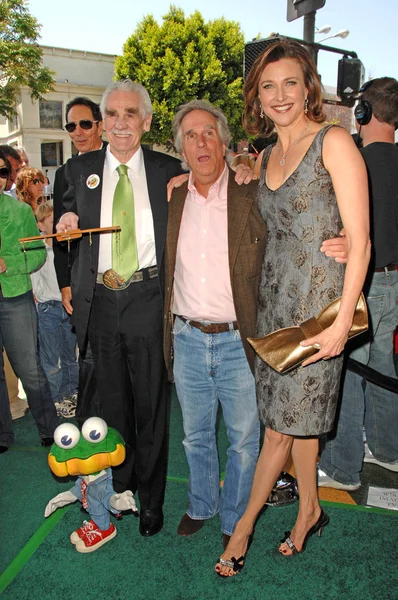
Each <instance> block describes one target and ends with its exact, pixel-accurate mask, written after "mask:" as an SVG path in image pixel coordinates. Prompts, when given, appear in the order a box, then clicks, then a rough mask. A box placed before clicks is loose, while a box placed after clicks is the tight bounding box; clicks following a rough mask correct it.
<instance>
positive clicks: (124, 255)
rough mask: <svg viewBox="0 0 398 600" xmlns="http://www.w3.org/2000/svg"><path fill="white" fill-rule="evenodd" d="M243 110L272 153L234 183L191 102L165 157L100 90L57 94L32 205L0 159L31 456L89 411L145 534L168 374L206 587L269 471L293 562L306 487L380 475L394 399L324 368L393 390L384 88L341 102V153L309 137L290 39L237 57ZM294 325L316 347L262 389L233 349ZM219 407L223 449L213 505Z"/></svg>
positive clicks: (230, 563) (4, 419)
mask: <svg viewBox="0 0 398 600" xmlns="http://www.w3.org/2000/svg"><path fill="white" fill-rule="evenodd" d="M244 100H245V109H244V115H243V123H244V126H245V128H246V131H247V133H248V134H249V135H257V136H265V137H266V136H269V135H270V134H272V133H275V132H276V134H277V141H276V143H275V144H272V145H269V146H267V147H266V148H265V150H264V151H263V152H262V153H261V155H260V156H259V157H258V159H257V161H256V164H255V166H254V169H253V165H252V164H247V165H243V166H241V167H238V168H237V170H236V171H235V170H233V169H231V167H230V166H229V158H228V146H229V144H230V141H231V135H230V131H229V127H228V122H227V119H226V117H225V115H224V114H223V112H222V111H221V110H220V109H219V108H218V107H216V106H213V105H212V104H210V103H209V102H208V101H206V100H200V99H199V100H192V101H190V102H188V103H186V104H184V105H182V106H181V107H180V108H179V109H178V110H177V112H176V115H175V117H174V120H173V136H174V146H175V149H176V151H177V153H178V154H180V155H181V156H182V158H183V162H181V161H180V160H178V159H177V158H175V157H173V156H170V155H167V154H164V153H159V152H155V151H153V150H148V149H146V148H145V147H143V146H142V145H141V138H142V136H143V134H144V133H145V132H146V131H149V129H150V127H151V121H152V105H151V100H150V98H149V95H148V93H147V91H146V90H145V88H144V87H143V86H142V85H140V84H138V83H134V82H132V81H130V80H124V81H119V82H116V83H112V84H110V85H109V86H108V88H107V89H106V90H105V93H104V95H103V98H102V101H101V105H100V106H98V105H96V104H95V103H94V102H92V101H91V100H90V99H88V98H84V97H79V98H75V99H74V100H72V101H71V102H70V103H69V104H68V105H67V107H66V111H65V117H66V126H65V128H66V130H67V131H68V133H69V135H70V138H71V139H72V141H73V143H74V144H75V146H76V149H77V150H78V155H77V156H75V157H73V158H71V159H70V160H68V161H67V163H66V164H65V165H63V166H62V167H60V168H59V169H58V170H57V173H56V177H55V182H54V194H53V196H54V207H53V206H52V204H51V203H49V202H44V201H43V185H44V184H45V176H44V174H43V173H42V172H41V171H40V170H39V169H35V168H32V167H30V166H29V165H28V164H27V163H28V157H27V156H26V153H25V156H24V153H23V152H22V151H21V154H19V153H18V152H17V150H15V149H14V148H11V147H9V146H0V187H1V188H2V191H3V190H4V193H2V195H1V196H0V230H1V238H2V245H1V251H0V286H1V292H0V307H1V309H0V336H1V340H2V345H3V347H4V349H5V351H6V352H7V355H8V358H9V361H10V364H11V366H12V368H13V370H14V371H15V375H16V376H17V377H18V378H20V379H21V381H22V384H23V387H24V389H25V391H26V394H27V399H28V403H29V407H30V409H31V411H32V415H33V417H34V419H35V421H36V424H37V426H38V429H39V435H40V438H41V442H42V444H43V445H50V444H51V443H52V442H53V433H54V429H55V427H56V426H57V424H58V417H66V418H69V417H71V416H74V415H75V412H76V415H75V416H76V419H77V421H78V423H80V424H82V423H83V422H84V421H85V419H87V418H88V417H90V416H93V415H96V416H101V417H102V418H104V419H105V421H106V422H107V424H108V426H111V427H114V428H115V429H117V430H118V431H119V432H120V433H121V434H122V436H123V438H124V440H125V442H126V460H125V461H124V463H123V464H122V465H120V466H118V467H115V468H114V469H113V482H114V483H113V485H114V489H115V491H116V492H117V493H122V492H124V491H125V490H132V491H133V492H134V493H135V492H137V493H138V499H139V503H140V519H139V531H140V534H141V535H143V536H145V537H148V536H152V535H155V534H157V533H158V532H159V531H160V530H161V529H162V527H163V503H164V497H165V488H166V473H167V424H168V401H167V379H169V380H170V381H174V382H175V386H176V391H177V396H178V400H179V403H180V406H181V411H182V416H183V427H184V440H183V445H184V450H185V453H186V458H187V462H188V466H189V486H188V506H187V510H186V512H185V513H184V515H183V516H182V518H181V520H180V522H179V524H178V527H177V534H178V535H180V536H191V535H194V534H195V533H196V532H197V531H199V530H200V529H201V528H202V527H203V526H204V523H205V521H206V520H207V519H210V518H213V517H215V516H216V515H219V516H220V524H221V532H222V546H223V549H224V551H223V553H222V555H221V557H220V560H219V562H218V563H217V565H216V567H215V570H216V572H217V573H218V575H220V576H223V577H228V576H233V575H236V574H237V573H238V572H239V571H240V570H241V569H242V568H243V566H244V564H245V560H246V553H247V550H248V548H249V546H250V543H251V541H252V540H253V535H254V528H255V524H256V521H257V518H258V514H259V512H260V511H261V509H262V507H263V506H264V504H265V502H266V501H267V499H268V497H269V495H270V493H271V491H272V489H273V487H274V486H275V482H276V481H277V479H278V477H279V476H280V473H281V471H283V468H284V466H285V464H286V462H287V460H288V459H289V456H291V458H292V460H293V463H294V467H295V473H296V477H297V482H298V490H299V496H300V503H299V510H298V516H297V520H296V523H295V524H294V526H293V528H292V529H291V531H289V532H288V533H287V534H286V535H285V538H284V539H283V541H282V542H281V544H280V545H279V552H280V553H281V554H282V555H284V556H290V555H294V554H297V553H300V552H303V551H304V550H305V548H306V544H307V542H308V540H309V538H310V537H311V536H312V535H313V534H315V533H318V534H321V533H322V530H323V529H324V527H325V526H327V525H328V523H329V517H328V515H327V514H326V513H325V512H324V511H323V509H322V508H321V506H320V504H319V500H318V493H317V486H328V487H334V488H337V489H346V490H355V489H358V487H359V486H360V479H359V477H360V472H361V469H362V464H363V460H364V457H365V460H370V461H372V462H374V463H376V464H379V465H380V466H382V467H384V468H387V469H390V470H392V471H398V443H397V437H396V434H395V430H394V423H395V422H396V421H397V419H396V417H397V416H398V415H397V413H398V404H397V402H396V394H394V392H390V391H388V390H385V389H384V388H382V387H380V386H376V385H374V384H373V383H367V382H366V380H364V379H363V378H362V377H360V376H359V375H356V374H354V373H351V372H350V371H349V370H347V368H346V367H345V364H344V357H346V358H348V357H350V356H351V357H353V358H355V360H357V361H359V362H360V363H362V364H363V365H366V366H370V367H372V368H373V369H375V370H377V371H378V372H379V373H381V374H382V375H386V376H389V377H392V378H396V372H395V369H394V362H393V332H394V330H395V328H396V326H397V325H398V308H397V302H398V275H397V272H398V202H397V199H398V198H397V196H398V181H397V177H398V176H397V169H396V168H395V167H396V166H397V165H398V148H397V147H396V146H395V143H394V133H395V129H396V127H397V126H398V82H397V81H396V80H395V79H392V78H389V77H383V78H379V79H375V80H372V81H371V82H368V83H367V84H366V85H365V86H364V87H363V88H362V89H361V90H360V95H359V103H358V106H357V107H356V109H355V119H356V123H357V130H358V135H359V137H360V139H361V140H362V143H363V148H362V149H361V150H359V149H358V148H357V146H356V145H355V143H354V141H353V139H352V136H350V134H349V133H348V132H346V131H345V130H344V129H342V128H340V127H338V126H334V125H333V126H332V125H329V124H327V123H326V119H325V114H324V112H323V104H322V89H321V83H320V79H319V76H318V74H317V71H316V67H315V64H314V62H313V60H312V58H311V56H310V55H309V53H308V52H307V50H306V49H304V48H303V47H302V46H301V45H300V44H298V43H296V42H293V41H276V42H275V43H274V44H272V45H270V46H269V47H268V48H267V49H266V50H265V51H264V52H263V53H262V54H261V55H260V56H259V57H258V58H257V60H256V61H255V63H254V65H253V67H252V69H251V71H250V73H249V74H248V77H247V79H246V82H245V86H244ZM103 132H105V133H106V138H107V142H103V141H102V134H103ZM15 194H16V197H17V199H16V198H15ZM12 195H14V198H12V197H11V196H12ZM369 199H370V202H369ZM26 204H28V205H29V206H25V205H26ZM111 225H112V226H113V225H117V226H120V228H121V231H120V232H119V233H97V234H92V235H83V236H82V237H81V238H79V239H78V240H76V241H73V242H72V243H69V244H66V243H62V242H57V241H56V240H54V243H52V242H53V241H52V238H46V240H45V242H44V243H43V242H42V241H40V240H39V241H36V242H35V243H34V244H33V247H31V246H29V249H28V250H26V251H24V249H22V248H21V246H20V244H19V242H18V238H21V237H28V236H32V235H38V233H39V229H40V231H42V232H43V233H44V234H45V235H48V234H51V232H53V231H54V232H57V233H63V232H67V231H69V230H75V229H77V228H81V229H96V228H102V227H103V228H106V227H109V226H111ZM32 284H33V292H32ZM362 290H363V291H364V293H365V296H366V298H367V304H368V311H369V331H368V332H367V333H366V334H362V336H359V337H358V338H357V339H356V341H355V343H354V342H351V341H348V334H349V330H350V328H351V326H352V321H353V316H354V311H355V307H356V304H357V301H358V297H359V295H360V293H361V291H362ZM340 296H341V303H340V308H339V311H338V313H337V316H336V318H335V320H334V322H333V323H332V324H331V325H330V326H329V327H327V328H326V329H324V330H322V329H321V328H319V326H318V328H316V327H314V320H315V319H313V317H314V316H316V315H317V314H318V313H319V312H320V311H321V310H322V309H323V308H324V307H325V306H326V305H327V304H328V303H329V302H331V301H332V300H334V299H336V298H338V297H340ZM300 324H301V326H302V328H303V329H305V331H306V338H307V339H306V340H305V341H304V342H302V346H304V347H312V348H314V349H315V350H316V352H315V353H314V354H313V355H312V356H310V357H309V358H307V360H305V361H304V363H303V364H302V366H300V367H297V368H295V369H293V370H291V371H289V372H287V373H285V374H283V375H282V374H280V373H278V372H277V371H275V370H274V369H272V368H271V367H270V366H269V365H268V364H267V363H265V362H264V361H263V360H262V359H261V358H260V357H259V356H256V354H255V352H254V350H253V348H252V347H251V346H250V344H249V343H248V340H247V338H248V337H250V338H252V337H262V336H265V335H266V334H268V333H270V332H272V331H274V330H277V329H280V328H286V327H290V326H292V325H300ZM27 338H29V339H28V340H27ZM27 346H29V351H27ZM76 346H78V352H77V351H76ZM1 371H3V369H1ZM7 386H8V389H9V392H10V390H11V381H9V380H7V384H6V381H5V377H4V375H0V451H2V452H5V451H6V450H7V449H8V447H9V446H10V445H11V444H12V441H13V432H12V417H11V411H10V402H9V397H8V396H9V395H10V397H11V393H9V395H8V394H7ZM219 406H221V409H222V413H223V418H224V421H225V424H226V429H227V436H228V442H229V447H228V450H227V463H226V469H225V478H224V484H223V486H222V489H221V491H220V485H219V478H220V473H219V461H218V450H217V441H216V419H217V411H218V408H219ZM57 415H58V417H57ZM261 424H263V426H264V428H265V433H264V440H263V443H262V446H261V451H260V445H261V444H260V430H261ZM364 435H365V436H366V444H365V441H364ZM320 440H321V441H322V443H321V450H322V452H321V459H320V463H319V465H318V463H317V461H318V454H319V452H320V448H319V446H320V444H319V442H320ZM365 451H366V455H365ZM94 527H96V525H95V523H94ZM97 529H98V535H99V539H101V531H100V528H99V527H97ZM81 534H82V536H83V538H82V539H84V543H85V544H86V543H87V544H92V541H90V539H89V538H88V537H87V539H86V538H85V537H84V530H82V532H81ZM91 538H92V536H91ZM102 543H103V541H102ZM102 543H101V545H102ZM93 549H95V544H94V547H93Z"/></svg>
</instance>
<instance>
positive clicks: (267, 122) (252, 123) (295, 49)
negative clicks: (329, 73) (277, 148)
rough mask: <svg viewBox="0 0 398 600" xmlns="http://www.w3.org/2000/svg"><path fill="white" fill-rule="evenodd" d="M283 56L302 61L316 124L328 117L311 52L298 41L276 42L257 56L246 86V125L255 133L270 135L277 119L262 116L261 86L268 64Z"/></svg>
mask: <svg viewBox="0 0 398 600" xmlns="http://www.w3.org/2000/svg"><path fill="white" fill-rule="evenodd" d="M282 58H292V59H294V60H297V62H298V63H299V64H300V67H301V70H302V72H303V76H304V85H305V87H306V88H307V90H308V113H307V117H308V118H309V119H310V120H311V121H315V123H323V121H325V119H326V116H325V113H324V112H323V105H322V84H321V80H320V79H319V75H318V73H317V70H316V66H315V63H314V60H313V58H312V56H311V54H310V53H309V52H308V50H307V49H306V48H304V46H302V45H301V44H299V43H298V42H294V41H291V40H281V41H276V42H273V43H271V44H270V45H269V46H268V48H267V49H266V50H265V51H264V52H263V53H262V54H260V56H258V57H257V58H256V60H255V61H254V63H253V66H252V68H251V69H250V71H249V74H248V76H247V78H246V81H245V85H244V87H243V95H244V98H245V109H244V113H243V126H244V128H245V130H246V131H247V133H249V134H251V135H263V136H269V135H270V134H271V133H272V131H273V129H274V122H273V121H272V120H271V119H270V118H269V117H267V116H266V115H264V118H261V117H260V111H261V104H260V100H259V97H258V86H259V83H260V78H261V75H262V73H263V71H264V69H265V67H267V66H268V65H269V64H270V63H274V62H278V61H279V60H281V59H282Z"/></svg>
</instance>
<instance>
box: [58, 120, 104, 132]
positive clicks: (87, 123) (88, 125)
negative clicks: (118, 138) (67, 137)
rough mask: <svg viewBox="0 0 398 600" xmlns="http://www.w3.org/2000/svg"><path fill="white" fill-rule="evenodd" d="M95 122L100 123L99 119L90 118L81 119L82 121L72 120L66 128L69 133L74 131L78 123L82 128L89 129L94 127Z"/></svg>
mask: <svg viewBox="0 0 398 600" xmlns="http://www.w3.org/2000/svg"><path fill="white" fill-rule="evenodd" d="M93 123H98V121H90V120H89V119H81V120H80V121H71V122H70V123H67V124H66V125H65V129H66V131H67V132H68V133H73V132H74V131H75V129H76V127H77V126H78V125H80V127H81V128H82V129H85V130H86V131H88V130H89V129H91V128H92V126H93Z"/></svg>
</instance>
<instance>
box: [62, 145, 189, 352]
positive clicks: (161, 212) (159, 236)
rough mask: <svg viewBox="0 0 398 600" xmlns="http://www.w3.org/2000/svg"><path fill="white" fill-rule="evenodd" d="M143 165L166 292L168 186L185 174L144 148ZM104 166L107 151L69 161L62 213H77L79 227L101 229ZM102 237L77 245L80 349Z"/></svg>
mask: <svg viewBox="0 0 398 600" xmlns="http://www.w3.org/2000/svg"><path fill="white" fill-rule="evenodd" d="M143 153H144V164H145V171H146V178H147V185H148V194H149V201H150V204H151V209H152V216H153V222H154V231H155V246H156V262H157V266H158V270H159V285H160V290H161V293H162V295H163V288H164V261H163V256H164V246H165V241H166V230H167V211H168V203H167V183H168V181H169V180H170V179H171V178H172V177H174V176H175V175H180V174H181V173H182V172H183V171H182V168H181V163H180V161H179V160H177V159H176V158H173V157H171V156H168V155H167V154H162V153H160V152H153V151H152V150H146V149H145V148H143ZM104 163H105V148H103V149H101V150H97V151H94V152H88V153H87V154H82V155H80V156H77V157H74V158H71V159H69V160H68V161H67V163H66V165H65V170H64V177H65V183H66V186H67V187H66V191H65V193H64V195H63V201H62V213H65V212H74V213H76V214H77V215H78V217H79V227H80V228H81V229H90V228H94V227H100V217H101V195H102V179H103V170H104ZM94 174H95V175H97V176H98V177H99V184H98V186H97V187H96V188H94V189H93V188H89V187H88V186H87V183H86V182H87V178H88V177H89V176H90V175H94ZM99 235H100V234H94V235H93V236H92V245H90V237H89V236H88V235H83V236H82V238H80V240H79V242H78V244H77V252H76V258H75V260H74V262H73V266H72V271H71V287H72V298H73V314H72V323H73V325H74V326H75V328H76V335H77V341H78V344H79V347H80V348H81V349H82V348H84V346H85V342H86V337H87V328H88V322H89V317H90V312H91V306H92V301H93V295H94V289H95V285H96V278H97V272H98V255H99Z"/></svg>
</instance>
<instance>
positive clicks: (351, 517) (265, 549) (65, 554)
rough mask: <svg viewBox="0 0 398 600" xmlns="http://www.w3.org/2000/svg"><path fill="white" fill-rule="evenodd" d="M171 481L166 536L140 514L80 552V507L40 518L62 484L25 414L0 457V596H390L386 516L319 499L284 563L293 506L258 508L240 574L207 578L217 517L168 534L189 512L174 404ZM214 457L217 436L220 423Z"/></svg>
mask: <svg viewBox="0 0 398 600" xmlns="http://www.w3.org/2000/svg"><path fill="white" fill-rule="evenodd" d="M171 408H172V410H171V435H170V453H169V480H168V485H167V492H166V503H165V507H164V508H165V526H164V529H163V530H162V531H161V532H160V533H159V534H158V535H156V536H154V537H152V538H148V539H145V538H142V537H141V536H140V535H139V533H138V524H139V521H138V519H136V518H134V517H133V516H126V517H124V518H123V519H122V520H121V521H117V522H115V524H116V527H117V529H118V535H117V536H116V538H115V539H114V540H112V541H111V542H110V543H109V544H106V545H105V546H104V547H103V548H100V549H99V550H98V551H96V552H94V553H92V554H87V555H84V554H79V553H78V552H76V550H75V549H74V546H72V544H71V543H70V542H69V535H70V533H71V532H72V531H73V530H74V529H76V528H77V527H79V526H80V524H81V521H82V520H83V518H84V515H83V513H82V512H81V511H80V510H79V506H78V505H77V504H73V505H71V506H69V507H67V508H65V509H61V510H58V511H57V512H56V513H54V515H52V516H51V517H50V518H49V519H47V520H45V519H44V517H43V511H44V507H45V505H46V503H47V502H48V500H49V499H50V498H51V497H53V496H55V495H56V494H58V493H59V492H60V491H63V490H65V489H68V488H70V487H71V483H70V482H69V483H65V482H62V483H61V482H58V481H55V479H54V478H53V476H52V475H51V473H50V471H49V469H48V467H47V463H46V455H47V451H46V450H44V449H42V448H40V446H39V444H38V439H37V432H36V428H35V426H34V423H33V421H32V418H31V417H30V416H28V417H25V418H24V419H21V420H20V421H17V422H16V423H15V424H14V425H15V432H16V437H17V440H16V443H15V445H14V446H13V447H12V449H10V451H9V452H7V453H5V454H4V455H1V456H0V482H1V497H0V510H1V515H2V517H1V525H0V536H1V550H0V571H3V573H2V575H0V593H1V594H2V595H1V597H2V598H4V599H9V600H24V599H29V600H32V599H33V600H47V599H48V600H55V599H58V598H61V597H65V596H66V597H67V596H69V595H70V596H71V597H73V598H75V597H77V598H84V599H86V600H91V599H93V600H94V599H96V600H105V599H114V598H115V599H116V598H123V599H124V598H126V599H130V598H131V599H134V600H158V599H159V600H160V599H162V600H163V599H166V600H191V599H192V600H193V599H195V600H196V599H199V600H202V599H203V600H205V599H206V600H213V599H218V598H220V599H224V598H225V599H227V598H228V599H234V600H235V599H243V600H260V599H261V600H263V599H266V600H268V599H269V600H271V599H272V600H273V599H274V598H275V599H279V598H281V599H283V600H307V599H308V600H310V599H318V598H319V599H323V600H334V599H336V600H398V573H397V571H398V567H397V564H398V561H397V558H398V556H397V544H396V531H397V525H398V521H397V517H398V514H397V513H396V512H394V511H380V510H379V511H378V510H373V509H366V508H364V507H355V506H354V507H344V506H341V505H334V504H331V503H323V508H324V509H325V510H326V512H327V513H328V514H329V516H330V525H329V526H328V527H327V528H326V529H325V531H324V534H323V536H322V537H321V538H318V537H313V538H311V540H310V541H309V543H308V546H307V549H306V551H305V552H304V553H303V554H301V555H299V556H295V557H292V558H290V557H289V558H285V557H282V556H281V555H280V554H279V553H278V552H277V550H276V548H277V545H278V541H279V539H280V538H281V537H282V535H283V533H284V531H285V530H286V529H290V528H291V527H292V526H293V524H294V520H295V515H296V511H297V504H295V505H290V506H286V507H281V508H271V509H267V510H266V511H265V512H264V514H263V515H262V517H261V518H260V520H259V522H258V524H257V528H256V533H255V538H254V542H253V544H252V546H251V548H250V551H249V554H248V558H247V564H246V565H245V568H244V570H243V571H242V573H240V574H239V575H238V576H237V577H234V578H231V579H228V580H224V579H221V578H219V577H217V576H216V574H215V573H214V570H213V569H214V564H215V562H216V559H217V557H218V554H219V552H220V551H221V532H220V524H219V520H218V518H217V517H216V518H214V519H212V520H209V521H208V522H207V523H205V526H204V527H203V529H202V530H201V531H199V532H198V533H197V534H196V535H195V536H193V537H191V538H181V537H179V536H177V535H176V528H177V525H178V522H179V519H180V518H181V516H182V514H183V513H184V512H185V510H186V507H187V485H186V478H187V475H188V469H187V465H186V461H185V456H184V453H183V450H182V445H181V440H182V426H181V415H180V411H179V407H178V404H177V402H176V400H175V397H173V400H172V407H171ZM219 438H220V455H221V457H222V458H223V460H224V459H225V448H226V445H227V441H226V436H225V430H224V427H223V425H222V424H221V425H220V432H219Z"/></svg>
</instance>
